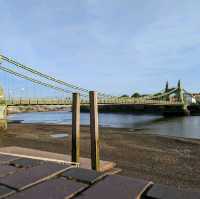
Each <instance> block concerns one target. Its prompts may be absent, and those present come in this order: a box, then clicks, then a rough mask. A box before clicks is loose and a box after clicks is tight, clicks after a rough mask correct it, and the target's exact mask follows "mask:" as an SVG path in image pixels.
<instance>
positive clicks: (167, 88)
mask: <svg viewBox="0 0 200 199" xmlns="http://www.w3.org/2000/svg"><path fill="white" fill-rule="evenodd" d="M168 90H169V82H168V81H167V82H166V85H165V92H166V93H167V92H168Z"/></svg>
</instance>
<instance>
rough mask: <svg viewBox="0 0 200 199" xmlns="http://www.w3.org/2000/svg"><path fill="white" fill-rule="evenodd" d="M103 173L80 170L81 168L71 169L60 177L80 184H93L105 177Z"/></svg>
mask: <svg viewBox="0 0 200 199" xmlns="http://www.w3.org/2000/svg"><path fill="white" fill-rule="evenodd" d="M105 175H106V174H105V173H102V172H96V171H94V170H88V169H82V168H72V169H69V170H67V171H65V172H63V173H62V174H61V176H63V177H66V178H68V179H75V180H78V181H80V182H84V183H87V184H93V183H95V182H96V181H98V180H100V179H102V178H103V177H105Z"/></svg>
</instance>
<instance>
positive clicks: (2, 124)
mask: <svg viewBox="0 0 200 199" xmlns="http://www.w3.org/2000/svg"><path fill="white" fill-rule="evenodd" d="M6 129H7V105H6V101H5V96H4V92H3V88H1V87H0V130H6Z"/></svg>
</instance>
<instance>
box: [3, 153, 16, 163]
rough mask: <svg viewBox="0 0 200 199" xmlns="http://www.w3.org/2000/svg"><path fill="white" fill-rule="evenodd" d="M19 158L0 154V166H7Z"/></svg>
mask: <svg viewBox="0 0 200 199" xmlns="http://www.w3.org/2000/svg"><path fill="white" fill-rule="evenodd" d="M18 158H19V157H15V156H9V155H3V154H0V164H8V163H9V162H10V161H13V160H17V159H18Z"/></svg>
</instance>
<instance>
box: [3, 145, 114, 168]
mask: <svg viewBox="0 0 200 199" xmlns="http://www.w3.org/2000/svg"><path fill="white" fill-rule="evenodd" d="M0 153H7V154H13V155H14V154H16V155H21V156H26V158H27V157H28V156H29V157H32V158H47V159H49V160H57V161H61V162H65V161H66V162H70V161H71V156H69V155H65V154H57V153H51V152H47V151H40V150H35V149H28V148H22V147H15V146H12V147H3V148H0ZM115 166H116V164H115V163H114V162H109V161H102V160H101V161H100V171H109V170H111V169H113V168H114V167H115ZM80 167H81V168H85V169H91V160H90V159H88V158H81V159H80Z"/></svg>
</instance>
